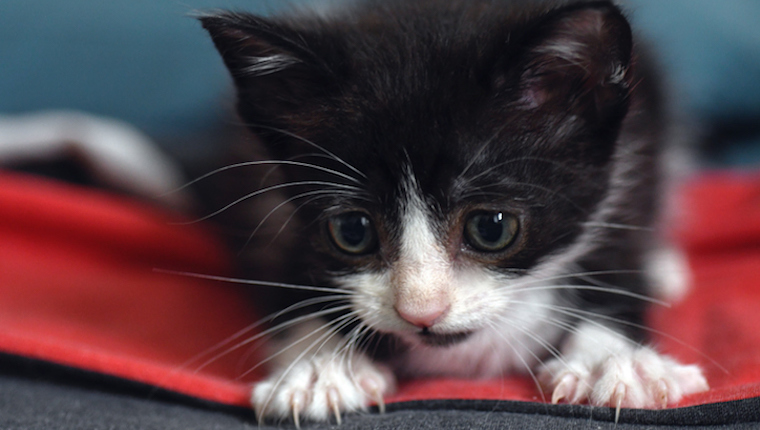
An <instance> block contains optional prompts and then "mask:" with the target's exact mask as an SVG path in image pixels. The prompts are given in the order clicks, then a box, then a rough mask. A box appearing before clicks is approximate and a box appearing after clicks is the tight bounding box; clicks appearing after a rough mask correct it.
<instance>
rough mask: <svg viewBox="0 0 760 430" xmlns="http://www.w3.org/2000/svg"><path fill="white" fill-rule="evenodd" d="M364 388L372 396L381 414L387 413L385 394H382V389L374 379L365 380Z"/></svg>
mask: <svg viewBox="0 0 760 430" xmlns="http://www.w3.org/2000/svg"><path fill="white" fill-rule="evenodd" d="M362 388H363V389H364V391H365V392H366V393H367V394H369V395H370V397H371V398H372V400H373V401H374V402H375V403H376V404H377V409H378V410H379V411H380V413H381V414H384V413H385V401H384V400H383V393H381V392H380V387H379V386H378V385H377V382H375V381H374V380H373V379H369V378H368V379H365V380H364V381H362Z"/></svg>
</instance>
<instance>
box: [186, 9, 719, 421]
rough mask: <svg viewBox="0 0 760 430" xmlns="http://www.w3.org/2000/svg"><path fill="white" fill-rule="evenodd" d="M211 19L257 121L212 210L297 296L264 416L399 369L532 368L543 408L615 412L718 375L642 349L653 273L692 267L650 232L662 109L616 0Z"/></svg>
mask: <svg viewBox="0 0 760 430" xmlns="http://www.w3.org/2000/svg"><path fill="white" fill-rule="evenodd" d="M201 21H202V23H203V26H204V27H205V28H206V29H207V30H208V31H209V32H210V34H211V36H212V38H213V40H214V43H215V44H216V46H217V48H218V49H219V51H220V53H221V55H222V57H223V59H224V61H225V63H226V65H227V67H228V68H229V70H230V71H231V73H232V76H233V78H234V81H235V84H236V86H237V89H238V95H239V98H238V100H239V102H238V108H239V113H240V115H241V117H242V119H243V120H244V121H245V123H246V125H247V126H248V128H249V129H250V130H252V131H253V133H254V134H255V136H256V139H257V140H256V142H253V143H251V145H252V147H251V151H252V153H256V154H257V155H255V159H254V158H252V159H250V160H244V161H246V162H244V163H241V164H238V165H234V166H228V168H226V169H223V170H224V171H225V173H229V174H233V175H236V174H239V175H238V176H235V179H234V181H232V182H233V183H232V184H231V185H229V186H228V187H226V188H224V189H220V190H219V195H220V196H221V195H225V196H227V197H224V198H221V199H220V201H221V203H220V204H221V205H226V206H225V208H227V207H229V210H226V211H224V213H223V214H222V215H223V216H227V218H228V221H229V223H228V227H229V229H230V231H238V230H235V228H236V227H237V228H239V231H242V232H243V233H242V234H241V235H240V239H241V240H240V246H241V247H243V245H245V246H244V249H245V251H244V252H243V253H242V254H241V260H242V261H241V266H243V267H242V269H243V270H245V271H246V276H249V277H251V278H253V279H256V280H257V281H256V282H258V281H261V283H262V284H265V285H279V287H280V288H279V289H280V290H283V288H282V287H287V288H288V289H285V290H284V291H285V292H282V291H280V293H279V294H272V295H271V296H272V297H269V301H268V304H269V306H271V309H270V310H269V311H270V312H276V311H278V310H279V311H283V312H282V313H283V314H293V313H295V315H296V316H295V317H293V318H292V319H291V320H289V321H286V322H282V323H281V325H280V326H279V328H283V329H284V328H287V331H286V332H285V333H284V334H283V335H282V336H281V338H279V339H278V340H277V341H276V344H278V345H280V347H279V349H278V350H275V351H274V352H273V353H272V355H271V357H270V358H269V364H272V365H273V368H272V371H271V373H270V374H269V376H268V377H267V378H266V379H264V380H263V381H261V382H260V383H258V384H257V385H256V386H255V388H254V390H253V394H252V403H253V406H254V407H255V409H256V410H257V412H258V414H259V417H260V418H264V419H265V418H287V417H294V418H295V420H296V422H298V420H299V419H300V418H301V417H305V418H307V419H311V420H327V419H329V417H330V416H331V415H333V414H334V415H335V416H336V418H338V419H339V417H340V413H341V412H342V411H352V410H357V409H361V408H363V407H365V405H367V404H368V403H369V402H371V401H377V402H379V403H381V402H382V396H383V395H384V394H387V393H390V392H391V391H392V390H393V389H394V385H395V378H396V377H397V376H400V377H415V376H421V375H451V376H459V377H467V378H488V377H498V376H502V375H505V374H508V373H511V372H536V374H537V379H538V380H539V381H540V383H541V384H542V386H543V389H545V390H546V391H547V392H549V393H550V396H551V401H552V402H554V403H556V402H560V401H566V402H571V403H578V402H586V401H587V402H589V403H591V404H593V405H610V406H613V407H617V408H620V407H634V408H639V407H644V408H657V407H664V406H666V405H668V404H672V403H675V402H678V401H679V399H680V398H681V397H682V396H683V395H685V394H689V393H694V392H698V391H702V390H705V389H707V383H706V380H705V378H704V377H703V375H702V372H701V370H700V369H699V368H698V367H696V366H694V365H682V364H680V363H678V362H676V361H674V360H673V359H671V358H669V357H667V356H664V355H661V354H659V353H657V352H656V351H655V350H653V349H652V348H650V347H647V346H642V344H641V342H642V341H644V339H645V334H646V329H645V328H644V327H643V326H642V324H643V322H642V314H643V311H644V309H645V307H646V305H647V304H649V303H650V302H651V301H652V300H651V299H649V297H650V296H651V295H652V294H653V291H652V289H653V287H655V286H656V285H655V282H656V281H657V277H656V276H650V275H656V274H657V273H665V274H666V275H669V276H670V277H671V278H674V279H671V282H678V279H677V277H673V276H672V275H673V271H675V270H680V269H681V268H679V267H677V265H671V264H669V262H672V261H677V259H675V256H676V255H677V254H675V253H673V252H671V251H662V249H664V248H663V247H662V246H661V245H659V244H658V242H657V240H656V239H655V238H654V237H653V236H654V234H653V230H654V227H655V226H656V220H657V217H658V212H659V210H658V208H659V206H660V205H659V200H660V198H661V196H660V194H661V192H662V187H661V185H660V184H661V178H660V176H661V174H660V164H661V162H660V158H661V154H662V152H663V149H664V147H665V145H666V144H667V142H666V141H665V140H666V137H667V131H668V123H667V120H666V114H665V112H664V109H663V108H662V101H661V100H660V98H661V96H660V94H659V89H658V86H657V82H656V81H655V80H654V77H653V76H652V71H651V70H649V68H650V67H649V65H648V64H647V62H646V61H645V59H644V58H643V57H642V55H641V53H639V52H637V50H636V49H635V48H636V46H635V44H634V42H633V40H632V34H631V29H630V27H629V24H628V22H627V20H626V18H625V17H624V15H623V14H622V13H621V11H620V10H619V9H618V8H617V7H616V6H615V5H614V4H613V3H612V2H611V1H544V2H525V1H516V0H515V1H508V0H418V1H409V0H376V1H369V2H364V3H360V4H358V5H353V6H349V7H345V8H343V9H341V10H333V11H331V12H330V13H329V14H325V13H312V14H305V13H300V14H292V15H286V16H281V17H274V18H262V17H258V16H253V15H249V14H245V13H233V12H220V13H216V14H209V15H205V16H203V17H201ZM254 145H255V146H254ZM252 157H253V156H252ZM233 167H234V168H233ZM249 168H250V169H254V170H256V168H260V169H264V171H263V172H262V171H259V172H256V173H251V171H250V169H249ZM243 171H245V173H240V172H243ZM235 172H238V173H235ZM236 192H237V193H238V194H237V195H235V194H234V193H236ZM224 199H227V200H226V201H224ZM233 203H234V204H233ZM659 257H663V258H667V259H666V260H661V259H658V258H659ZM652 261H654V262H655V263H656V264H655V265H654V267H655V269H656V270H650V266H651V265H650V264H649V262H652ZM671 269H672V270H671ZM262 294H263V293H262ZM260 299H261V298H260ZM261 300H263V299H261ZM298 310H300V311H301V313H298V312H293V311H298ZM378 339H380V340H381V341H382V340H388V339H390V340H391V342H381V341H378ZM383 343H385V344H387V345H385V346H380V345H379V344H383ZM380 350H386V351H389V352H390V353H389V354H386V355H387V356H386V357H380V356H381V355H382V354H379V353H376V351H380ZM452 396H456V393H452Z"/></svg>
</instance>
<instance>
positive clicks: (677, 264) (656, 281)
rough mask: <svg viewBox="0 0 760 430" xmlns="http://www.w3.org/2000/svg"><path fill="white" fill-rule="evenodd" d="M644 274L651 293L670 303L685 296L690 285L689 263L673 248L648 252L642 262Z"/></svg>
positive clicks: (682, 254) (684, 256)
mask: <svg viewBox="0 0 760 430" xmlns="http://www.w3.org/2000/svg"><path fill="white" fill-rule="evenodd" d="M644 273H645V274H646V275H647V279H648V281H649V283H650V285H651V286H652V289H653V293H654V294H655V295H657V296H659V297H661V298H662V299H664V300H667V301H668V302H671V303H675V302H678V301H680V300H681V299H682V298H683V297H684V296H686V293H687V292H688V290H689V286H690V285H691V272H690V270H689V261H688V260H687V258H686V255H684V253H683V252H682V251H681V250H679V249H677V248H674V247H669V248H658V249H655V250H652V251H650V252H649V254H648V255H647V256H646V259H645V260H644Z"/></svg>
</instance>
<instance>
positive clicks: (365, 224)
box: [328, 212, 376, 254]
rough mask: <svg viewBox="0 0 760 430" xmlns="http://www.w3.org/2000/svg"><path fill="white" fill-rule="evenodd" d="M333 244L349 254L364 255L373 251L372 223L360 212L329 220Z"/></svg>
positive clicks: (373, 235) (373, 234) (373, 233)
mask: <svg viewBox="0 0 760 430" xmlns="http://www.w3.org/2000/svg"><path fill="white" fill-rule="evenodd" d="M328 227H329V231H330V236H331V238H332V240H333V243H335V245H337V246H338V248H339V249H340V250H341V251H344V252H347V253H349V254H365V253H368V252H370V251H372V250H373V248H374V246H375V241H376V236H375V230H374V229H373V227H372V221H370V219H369V217H368V216H367V215H365V214H364V213H362V212H349V213H345V214H341V215H337V216H334V217H332V218H330V220H329V223H328Z"/></svg>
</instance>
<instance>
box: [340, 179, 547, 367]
mask: <svg viewBox="0 0 760 430" xmlns="http://www.w3.org/2000/svg"><path fill="white" fill-rule="evenodd" d="M405 191H406V199H405V201H404V203H403V206H402V229H401V235H400V243H399V256H398V258H397V260H396V261H394V262H392V264H391V265H390V267H388V268H387V269H386V270H384V271H380V272H365V273H358V274H352V275H347V276H342V277H340V278H339V279H337V282H338V283H339V284H340V285H341V286H343V287H345V288H348V289H351V290H353V291H355V292H356V294H355V295H354V296H353V297H352V301H353V306H354V309H355V310H356V311H357V312H358V313H359V315H360V317H361V319H362V320H363V321H364V322H365V323H366V324H367V325H369V326H370V327H371V328H373V329H375V330H378V331H381V332H385V333H393V334H395V335H396V336H398V337H399V338H401V339H402V340H404V341H405V343H407V344H408V345H409V346H410V347H411V348H412V351H411V352H410V354H407V355H406V356H405V357H404V358H403V359H401V360H403V363H399V365H398V366H397V368H398V369H399V370H400V371H401V372H402V373H407V374H411V375H418V376H419V375H434V374H447V375H452V376H453V375H456V376H463V377H490V376H497V375H500V374H502V373H504V372H507V371H528V369H529V368H530V367H532V366H533V365H534V364H535V363H536V362H537V361H538V360H539V356H541V355H544V353H545V348H546V345H550V344H552V343H554V342H556V340H557V339H558V337H559V334H560V329H559V328H558V326H557V324H556V322H557V321H559V319H558V317H557V316H556V315H553V312H552V306H553V305H555V304H556V303H555V299H556V294H554V293H553V292H552V291H551V290H549V289H545V288H531V287H540V286H542V285H544V283H543V281H541V280H539V279H536V278H534V277H532V276H523V277H516V276H512V275H506V274H502V273H498V272H495V271H492V270H489V269H488V268H486V267H482V266H480V265H476V264H474V263H469V264H468V263H467V262H461V261H460V262H457V261H455V259H456V258H457V256H456V255H451V254H449V253H448V252H447V249H450V248H451V247H447V246H446V245H445V244H444V243H442V240H444V239H442V237H447V236H448V235H439V234H436V233H437V232H436V228H437V223H436V221H435V218H434V215H433V214H432V213H431V209H430V208H429V207H428V206H427V205H426V204H425V202H424V196H422V195H421V193H420V192H419V189H418V187H417V186H416V184H415V183H414V181H413V177H412V176H411V175H410V180H409V183H408V184H407V185H406V187H405ZM423 328H424V329H425V331H427V332H429V333H433V334H436V335H453V334H461V333H471V335H470V336H469V337H467V338H466V339H465V340H463V341H461V342H459V343H454V344H451V345H447V346H445V347H441V346H430V345H428V344H426V343H425V342H424V339H423V335H422V334H421V332H422V331H423Z"/></svg>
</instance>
